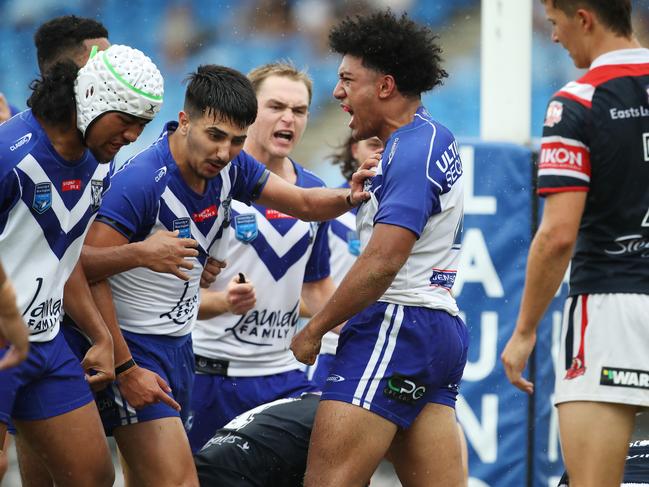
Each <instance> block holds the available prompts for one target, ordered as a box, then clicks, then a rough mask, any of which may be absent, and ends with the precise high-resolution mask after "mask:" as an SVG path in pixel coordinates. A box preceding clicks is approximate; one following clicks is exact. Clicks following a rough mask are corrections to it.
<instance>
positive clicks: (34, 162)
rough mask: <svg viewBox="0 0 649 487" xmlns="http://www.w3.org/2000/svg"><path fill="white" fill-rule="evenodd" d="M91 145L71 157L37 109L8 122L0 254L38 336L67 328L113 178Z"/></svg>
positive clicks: (2, 136) (2, 156) (0, 132)
mask: <svg viewBox="0 0 649 487" xmlns="http://www.w3.org/2000/svg"><path fill="white" fill-rule="evenodd" d="M110 168H111V164H99V162H98V161H97V160H96V159H95V158H94V156H93V155H92V154H91V153H90V151H89V150H86V151H85V152H84V153H83V156H82V157H81V159H80V160H78V161H75V162H69V161H66V160H65V159H63V158H62V157H61V156H60V155H59V154H58V153H57V152H56V151H55V150H54V147H53V146H52V143H51V142H50V140H49V139H48V138H47V135H46V134H45V132H44V130H43V128H42V127H41V125H40V124H39V122H38V121H37V120H36V119H35V118H34V116H33V114H32V112H31V110H27V111H24V112H22V113H20V114H18V115H16V116H15V117H13V118H12V119H10V120H8V121H7V122H5V123H4V124H2V126H0V258H1V259H2V265H3V266H4V269H5V271H6V273H7V275H8V276H9V278H10V279H11V280H12V281H13V285H14V288H15V289H16V293H17V301H18V309H19V310H20V311H21V313H22V315H23V318H24V320H25V323H27V326H28V328H29V332H30V337H29V338H30V341H32V342H47V341H50V340H52V339H53V338H54V337H55V336H56V335H57V333H58V331H59V317H60V315H61V311H62V309H63V287H64V285H65V282H66V281H67V280H68V277H69V276H70V274H71V273H72V270H73V269H74V266H75V265H76V263H77V261H78V260H79V255H80V254H81V247H82V245H83V241H84V238H85V236H86V233H87V232H88V228H89V226H90V223H91V222H92V221H93V219H94V218H95V215H96V213H97V210H98V208H99V205H100V203H101V200H102V196H103V195H104V193H105V192H106V191H107V190H108V186H109V184H110V179H109V178H110V174H109V173H110Z"/></svg>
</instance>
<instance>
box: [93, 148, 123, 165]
mask: <svg viewBox="0 0 649 487" xmlns="http://www.w3.org/2000/svg"><path fill="white" fill-rule="evenodd" d="M91 152H92V155H93V156H95V159H97V161H98V162H99V163H100V164H107V163H109V162H110V161H112V160H113V159H114V158H115V156H116V155H117V153H118V152H119V150H109V149H103V148H99V149H95V150H91Z"/></svg>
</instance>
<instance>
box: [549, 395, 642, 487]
mask: <svg viewBox="0 0 649 487" xmlns="http://www.w3.org/2000/svg"><path fill="white" fill-rule="evenodd" d="M558 410H559V429H560V433H561V448H562V451H563V456H564V460H565V464H566V468H567V470H568V475H569V476H570V486H571V487H582V486H588V487H599V486H602V487H603V486H609V485H620V483H621V482H622V476H623V473H624V462H625V460H626V454H627V451H628V448H629V440H630V439H631V433H632V431H633V427H634V423H635V412H636V407H635V406H630V405H626V404H613V403H603V402H587V401H574V402H566V403H561V404H559V406H558Z"/></svg>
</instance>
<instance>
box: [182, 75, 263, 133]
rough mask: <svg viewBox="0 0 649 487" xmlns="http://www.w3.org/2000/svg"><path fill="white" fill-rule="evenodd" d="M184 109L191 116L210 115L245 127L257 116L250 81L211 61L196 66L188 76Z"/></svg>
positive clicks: (255, 99)
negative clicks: (194, 70)
mask: <svg viewBox="0 0 649 487" xmlns="http://www.w3.org/2000/svg"><path fill="white" fill-rule="evenodd" d="M187 81H189V84H188V85H187V91H186V92H185V105H184V110H185V112H187V113H188V114H189V115H190V117H196V118H200V117H202V116H203V115H210V116H213V117H215V118H220V119H222V120H224V121H228V122H230V123H232V124H234V125H236V126H238V127H239V128H246V127H248V126H249V125H251V124H252V123H253V122H254V121H255V118H257V96H256V95H255V90H254V89H253V87H252V84H251V83H250V81H249V80H248V78H246V77H245V76H244V75H243V74H242V73H240V72H239V71H237V70H236V69H232V68H227V67H225V66H217V65H214V64H206V65H202V66H199V67H198V69H197V70H196V72H194V73H191V74H190V75H189V76H188V77H187Z"/></svg>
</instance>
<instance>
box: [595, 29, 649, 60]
mask: <svg viewBox="0 0 649 487" xmlns="http://www.w3.org/2000/svg"><path fill="white" fill-rule="evenodd" d="M640 47H642V45H641V44H640V42H638V39H636V37H635V36H631V37H620V36H616V35H612V34H610V35H606V36H602V37H600V38H599V39H597V40H595V41H594V42H593V44H592V47H591V49H590V62H591V64H592V62H593V61H595V59H597V58H598V57H599V56H601V55H603V54H606V53H608V52H612V51H619V50H621V49H638V48H640Z"/></svg>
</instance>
